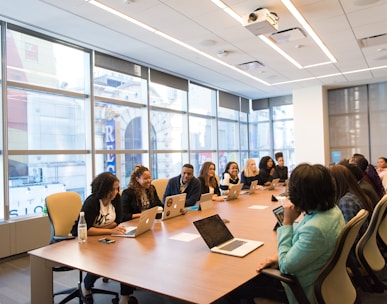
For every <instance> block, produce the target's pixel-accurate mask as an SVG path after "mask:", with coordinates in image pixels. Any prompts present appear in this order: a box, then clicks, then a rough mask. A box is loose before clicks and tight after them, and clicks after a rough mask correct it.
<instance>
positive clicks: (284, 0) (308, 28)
mask: <svg viewBox="0 0 387 304" xmlns="http://www.w3.org/2000/svg"><path fill="white" fill-rule="evenodd" d="M281 2H282V3H283V4H284V5H285V6H286V8H287V9H288V10H289V12H290V13H291V14H292V15H293V16H294V18H296V19H297V21H298V22H299V23H300V24H301V25H302V27H303V28H304V29H305V30H306V31H307V32H308V34H309V36H310V37H312V39H313V40H314V42H316V44H317V45H318V46H319V47H320V49H321V50H322V51H323V52H324V54H325V55H327V57H328V58H329V60H330V61H332V62H337V60H336V58H335V57H334V56H333V55H332V53H331V52H330V51H329V50H328V48H327V47H326V46H325V44H324V43H323V42H322V41H321V39H320V38H319V37H318V36H317V34H316V33H315V32H314V31H313V29H312V28H311V26H310V25H309V24H308V22H306V20H305V19H304V17H302V15H301V14H300V12H299V11H298V10H297V9H296V7H295V6H294V5H293V3H292V2H291V1H290V0H281Z"/></svg>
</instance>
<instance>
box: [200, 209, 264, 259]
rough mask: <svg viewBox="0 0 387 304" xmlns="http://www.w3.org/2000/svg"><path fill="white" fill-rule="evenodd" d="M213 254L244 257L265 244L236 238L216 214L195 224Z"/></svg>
mask: <svg viewBox="0 0 387 304" xmlns="http://www.w3.org/2000/svg"><path fill="white" fill-rule="evenodd" d="M193 224H194V225H195V227H196V229H197V230H198V231H199V233H200V235H201V237H202V238H203V240H204V241H205V242H206V244H207V246H208V247H209V248H210V250H211V252H216V253H222V254H227V255H232V256H237V257H244V256H245V255H247V254H248V253H250V252H252V251H253V250H255V249H257V248H258V247H260V246H262V245H263V242H260V241H253V240H246V239H240V238H234V236H233V235H232V233H231V232H230V230H229V229H228V228H227V227H226V224H225V223H224V222H223V220H222V219H221V218H220V216H219V214H215V215H212V216H209V217H206V218H204V219H201V220H198V221H195V222H193Z"/></svg>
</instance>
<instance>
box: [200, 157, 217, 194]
mask: <svg viewBox="0 0 387 304" xmlns="http://www.w3.org/2000/svg"><path fill="white" fill-rule="evenodd" d="M211 165H213V166H214V168H216V167H215V164H214V163H213V162H210V161H207V162H204V163H203V164H202V167H201V168H200V172H199V177H201V178H203V179H204V184H205V185H206V186H207V187H213V188H216V186H217V185H218V181H217V180H216V177H215V176H209V175H208V172H209V171H210V166H211ZM214 173H215V172H214Z"/></svg>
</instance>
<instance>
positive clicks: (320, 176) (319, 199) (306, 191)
mask: <svg viewBox="0 0 387 304" xmlns="http://www.w3.org/2000/svg"><path fill="white" fill-rule="evenodd" d="M289 198H290V201H291V202H292V203H293V204H294V205H295V206H296V207H299V208H300V209H301V210H303V211H305V212H307V213H309V211H313V210H321V211H325V210H329V209H331V208H333V207H334V206H335V185H334V182H333V179H332V177H331V175H330V173H329V171H328V169H327V168H325V167H324V166H323V165H319V164H317V165H310V164H306V163H304V164H300V165H298V166H297V167H296V168H295V169H294V170H293V172H292V174H291V175H290V178H289Z"/></svg>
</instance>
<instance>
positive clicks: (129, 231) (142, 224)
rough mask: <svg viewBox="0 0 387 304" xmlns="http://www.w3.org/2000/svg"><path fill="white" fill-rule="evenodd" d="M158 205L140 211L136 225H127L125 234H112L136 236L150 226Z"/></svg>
mask: <svg viewBox="0 0 387 304" xmlns="http://www.w3.org/2000/svg"><path fill="white" fill-rule="evenodd" d="M157 208H158V207H153V208H151V209H147V210H145V211H143V212H142V213H141V216H140V220H139V222H138V225H137V227H134V226H127V227H126V233H125V234H112V236H120V237H137V236H139V235H141V234H143V233H144V232H147V231H148V230H150V229H151V228H152V225H153V222H154V220H155V217H156V213H157Z"/></svg>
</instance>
